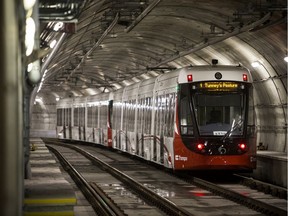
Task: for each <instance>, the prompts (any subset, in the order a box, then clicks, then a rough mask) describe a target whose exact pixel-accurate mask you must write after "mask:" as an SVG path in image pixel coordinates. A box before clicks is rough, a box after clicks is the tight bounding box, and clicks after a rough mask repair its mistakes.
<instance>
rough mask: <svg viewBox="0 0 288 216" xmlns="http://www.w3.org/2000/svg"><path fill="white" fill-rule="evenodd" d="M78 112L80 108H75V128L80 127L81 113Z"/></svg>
mask: <svg viewBox="0 0 288 216" xmlns="http://www.w3.org/2000/svg"><path fill="white" fill-rule="evenodd" d="M78 110H79V108H78V107H75V108H74V110H73V115H74V116H73V117H74V126H79V118H78V116H79V113H78Z"/></svg>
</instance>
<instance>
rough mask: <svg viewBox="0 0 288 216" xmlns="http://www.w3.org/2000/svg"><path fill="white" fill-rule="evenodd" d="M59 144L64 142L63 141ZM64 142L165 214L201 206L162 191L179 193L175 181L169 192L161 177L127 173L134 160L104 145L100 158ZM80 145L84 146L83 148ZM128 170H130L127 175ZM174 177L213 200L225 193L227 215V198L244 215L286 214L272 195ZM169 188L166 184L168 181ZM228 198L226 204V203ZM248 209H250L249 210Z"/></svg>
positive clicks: (190, 212) (189, 212) (191, 212)
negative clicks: (155, 179)
mask: <svg viewBox="0 0 288 216" xmlns="http://www.w3.org/2000/svg"><path fill="white" fill-rule="evenodd" d="M50 143H51V144H52V143H54V144H59V143H56V142H51V141H50ZM61 145H62V146H63V143H62V144H61ZM64 146H65V147H69V148H71V149H74V150H75V151H77V152H79V153H81V154H83V155H85V157H87V158H88V159H89V160H91V161H93V162H92V163H93V164H96V165H97V166H98V167H101V169H103V170H105V171H107V172H109V173H110V174H111V175H112V176H114V177H115V178H117V179H120V181H121V182H123V184H125V185H126V187H127V188H131V189H133V193H137V194H138V195H139V197H141V198H142V199H143V200H145V202H147V203H150V204H152V205H155V206H157V207H158V208H159V209H160V210H161V211H163V212H164V214H168V215H198V214H199V212H200V211H202V210H203V206H202V207H201V205H199V204H196V205H193V203H194V201H193V197H192V196H190V195H189V196H190V197H189V196H188V197H186V198H185V200H182V201H180V202H179V200H180V199H178V198H175V197H173V196H165V193H163V191H166V193H167V191H168V194H169V193H170V194H173V190H176V191H177V192H176V193H177V194H179V192H178V191H179V190H181V189H179V188H178V189H175V188H176V187H178V186H177V184H176V183H175V185H172V186H171V185H170V186H171V188H174V189H173V190H171V191H170V192H169V190H168V189H167V185H166V186H163V184H164V183H163V182H161V181H160V180H159V181H158V185H157V182H156V183H155V182H153V184H152V183H151V184H150V183H147V180H146V183H145V181H141V180H140V181H139V179H141V178H143V177H139V176H137V175H139V172H137V175H136V176H135V173H134V176H133V175H131V176H130V173H129V170H133V169H135V167H134V168H133V167H132V168H131V167H130V168H129V165H131V164H133V162H131V161H129V162H127V161H126V162H124V163H123V162H121V160H120V159H119V158H118V159H117V157H118V156H113V154H111V152H108V151H107V152H106V151H104V150H103V149H102V150H101V151H102V152H100V153H99V152H98V151H97V154H98V155H99V154H101V159H100V156H97V157H96V156H95V154H96V152H95V150H92V147H87V146H81V148H80V147H78V146H74V145H68V144H64ZM82 148H85V150H84V149H82ZM93 149H96V148H93ZM121 157H123V155H121ZM102 158H104V160H106V161H108V163H109V164H110V165H109V164H108V163H107V162H104V161H103V159H102ZM130 160H131V159H130ZM121 163H122V164H121ZM125 163H126V165H127V166H128V168H127V166H126V168H125V166H124V165H125ZM123 164H124V165H123ZM134 166H135V165H134ZM116 168H117V169H116ZM118 168H120V169H122V171H119V170H118ZM148 169H149V168H147V170H148ZM153 169H155V168H153ZM139 170H141V169H139ZM151 170H152V168H151ZM155 170H156V171H154V172H157V171H158V172H161V173H162V172H163V171H161V170H160V171H159V169H158V170H157V169H155ZM125 172H126V174H125ZM127 173H129V176H128V174H127ZM163 173H164V172H163ZM142 175H143V174H142ZM144 175H145V174H144ZM146 175H150V174H149V172H148V173H146ZM163 175H164V174H163ZM176 177H177V178H178V181H179V178H181V179H182V180H184V181H185V182H189V184H188V185H185V187H186V189H187V190H189V187H191V188H193V187H194V190H195V185H196V187H197V188H198V187H199V188H200V190H202V191H209V192H208V193H207V192H204V194H205V193H206V194H209V193H211V194H212V195H209V196H210V197H211V196H212V197H213V198H215V197H217V198H216V199H217V200H216V203H217V202H218V201H219V198H218V196H220V197H224V198H225V201H223V203H226V204H221V205H222V206H221V208H223V211H224V212H225V214H226V215H229V210H228V209H226V208H224V207H223V205H224V206H231V205H232V204H231V202H230V203H229V201H227V200H226V199H228V200H230V201H232V202H235V203H238V205H237V207H235V211H237V209H239V210H238V211H239V212H240V211H241V212H242V213H243V214H244V213H245V215H246V214H249V215H259V213H260V215H275V216H276V215H281V216H282V215H287V207H286V208H285V207H283V206H282V207H281V206H280V207H277V205H276V204H275V203H277V202H278V201H275V199H274V200H273V202H274V204H273V205H271V204H269V199H270V201H271V200H272V199H271V198H266V199H267V200H268V203H267V202H263V201H261V200H260V199H256V198H255V197H250V196H248V195H247V194H244V195H243V191H242V193H241V191H240V192H236V191H235V190H231V189H229V186H227V187H226V186H223V185H222V186H221V185H219V184H214V183H211V182H209V181H206V180H203V179H200V178H196V177H191V176H183V175H181V176H176ZM137 178H138V181H137V180H136V179H137ZM171 181H174V180H171ZM178 181H176V180H175V182H178ZM159 184H160V186H159ZM169 184H171V182H169ZM178 184H182V183H178ZM161 185H162V186H161ZM161 187H162V189H161ZM163 188H164V189H163ZM168 188H169V185H168ZM180 188H181V187H180ZM182 190H183V188H182ZM196 190H199V189H196ZM159 191H162V194H161V192H160V193H159ZM183 193H187V191H183ZM159 194H160V195H159ZM163 194H164V195H163ZM215 194H216V196H215ZM209 196H206V197H204V201H203V200H202V201H201V203H203V202H205V201H207V197H209ZM196 198H197V199H199V197H196ZM194 199H195V197H194ZM205 199H206V200H205ZM264 199H265V198H264ZM189 200H191V201H190V203H191V204H189ZM262 200H263V199H262ZM280 200H281V199H280ZM208 201H210V200H208ZM227 202H228V203H229V204H227ZM183 203H184V204H183ZM185 203H186V204H185ZM187 203H188V204H187ZM280 203H282V204H283V203H285V204H286V205H287V203H286V201H285V200H284V201H283V199H282V201H281V202H280ZM202 205H203V204H202ZM211 205H212V204H211ZM233 205H234V204H233ZM283 205H284V204H283ZM286 205H285V206H286ZM244 206H245V207H244ZM216 207H217V204H216V206H215V208H216ZM209 208H210V207H209ZM210 209H211V210H212V209H213V208H212V207H211V208H210ZM241 209H243V210H241ZM251 209H253V210H251ZM203 211H205V210H203ZM217 211H219V205H218V210H217ZM227 211H228V212H227ZM230 211H231V210H230ZM202 214H203V215H205V212H202ZM217 214H219V215H221V214H223V212H222V213H221V212H220V211H219V213H217V212H215V214H213V215H217ZM231 214H232V213H231ZM207 215H209V213H207Z"/></svg>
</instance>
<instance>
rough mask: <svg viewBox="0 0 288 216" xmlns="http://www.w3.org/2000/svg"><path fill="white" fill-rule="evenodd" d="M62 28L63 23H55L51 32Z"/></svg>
mask: <svg viewBox="0 0 288 216" xmlns="http://www.w3.org/2000/svg"><path fill="white" fill-rule="evenodd" d="M63 26H64V23H63V22H57V23H56V24H55V25H54V27H53V30H54V31H59V30H60V29H61V28H63Z"/></svg>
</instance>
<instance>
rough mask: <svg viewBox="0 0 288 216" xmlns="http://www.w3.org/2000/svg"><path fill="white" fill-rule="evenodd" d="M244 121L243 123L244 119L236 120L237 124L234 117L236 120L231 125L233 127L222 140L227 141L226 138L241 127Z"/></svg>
mask: <svg viewBox="0 0 288 216" xmlns="http://www.w3.org/2000/svg"><path fill="white" fill-rule="evenodd" d="M242 123H243V121H242V119H239V120H238V121H237V122H236V124H235V119H234V120H233V123H232V125H231V128H230V129H229V130H228V131H227V133H225V134H224V136H223V137H222V138H221V140H222V141H223V142H225V140H226V139H227V138H228V137H230V135H231V134H232V132H233V131H234V130H236V129H240V128H241V126H242Z"/></svg>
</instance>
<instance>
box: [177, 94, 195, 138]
mask: <svg viewBox="0 0 288 216" xmlns="http://www.w3.org/2000/svg"><path fill="white" fill-rule="evenodd" d="M180 103H181V106H180V125H181V127H180V129H181V134H184V135H193V122H192V114H191V109H190V105H189V100H188V97H187V96H185V97H183V98H181V101H180Z"/></svg>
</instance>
